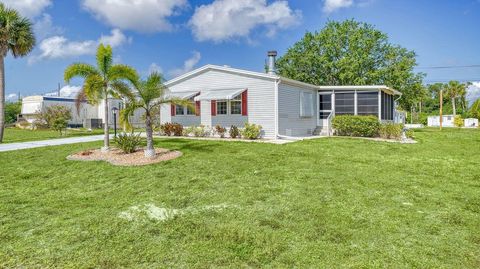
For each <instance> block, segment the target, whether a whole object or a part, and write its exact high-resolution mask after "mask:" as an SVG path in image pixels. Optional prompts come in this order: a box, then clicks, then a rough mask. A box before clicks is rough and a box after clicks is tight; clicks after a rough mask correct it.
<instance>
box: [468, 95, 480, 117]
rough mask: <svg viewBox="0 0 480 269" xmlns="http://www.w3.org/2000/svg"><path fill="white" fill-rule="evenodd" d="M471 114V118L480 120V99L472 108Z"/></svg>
mask: <svg viewBox="0 0 480 269" xmlns="http://www.w3.org/2000/svg"><path fill="white" fill-rule="evenodd" d="M469 114H470V116H471V117H474V118H477V119H480V98H479V99H477V100H476V101H475V102H474V103H473V105H472V106H471V107H470V111H469Z"/></svg>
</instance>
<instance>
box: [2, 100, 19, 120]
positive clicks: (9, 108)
mask: <svg viewBox="0 0 480 269" xmlns="http://www.w3.org/2000/svg"><path fill="white" fill-rule="evenodd" d="M21 110H22V102H7V103H5V123H6V124H10V123H14V122H16V121H17V115H18V114H20V113H21Z"/></svg>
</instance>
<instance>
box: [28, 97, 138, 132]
mask: <svg viewBox="0 0 480 269" xmlns="http://www.w3.org/2000/svg"><path fill="white" fill-rule="evenodd" d="M108 103H109V104H108V105H109V107H110V112H109V115H108V116H109V121H108V124H109V126H110V127H113V124H114V120H113V117H114V114H113V111H112V108H114V107H116V108H119V109H121V108H122V107H123V106H124V102H123V101H122V100H118V99H109V102H108ZM54 105H60V106H64V107H66V108H68V109H70V112H71V115H72V119H71V120H70V121H69V122H68V125H69V126H70V127H81V126H83V127H86V125H87V124H86V123H87V122H88V121H89V120H99V121H100V122H101V123H103V122H105V120H104V119H105V116H104V115H105V112H104V103H103V101H102V102H100V103H99V104H98V105H91V104H89V103H87V102H82V104H81V105H80V109H79V110H78V111H77V107H76V101H75V98H73V97H58V96H42V95H35V96H28V97H25V98H23V99H22V110H21V114H20V118H21V119H24V120H26V121H28V122H29V123H33V122H35V121H36V120H37V115H38V114H39V112H41V111H44V110H45V109H46V108H47V107H50V106H54ZM142 115H143V113H142V111H140V110H138V111H136V112H135V115H134V116H133V117H132V120H131V122H132V124H133V125H134V126H135V127H143V126H144V124H143V121H142V120H141V117H142ZM118 118H119V115H118V114H117V124H118Z"/></svg>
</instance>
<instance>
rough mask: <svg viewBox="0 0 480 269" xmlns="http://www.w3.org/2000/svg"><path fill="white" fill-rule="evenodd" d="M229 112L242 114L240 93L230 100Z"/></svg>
mask: <svg viewBox="0 0 480 269" xmlns="http://www.w3.org/2000/svg"><path fill="white" fill-rule="evenodd" d="M230 114H232V115H240V114H242V95H238V96H237V97H235V98H233V99H232V100H231V101H230Z"/></svg>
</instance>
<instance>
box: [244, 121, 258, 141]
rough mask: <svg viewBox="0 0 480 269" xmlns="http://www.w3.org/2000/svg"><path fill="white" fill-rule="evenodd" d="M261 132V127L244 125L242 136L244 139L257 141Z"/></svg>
mask: <svg viewBox="0 0 480 269" xmlns="http://www.w3.org/2000/svg"><path fill="white" fill-rule="evenodd" d="M261 132H262V126H260V125H256V124H253V123H252V124H250V123H248V122H246V123H245V127H244V128H243V130H242V136H243V137H244V138H246V139H250V140H253V139H258V138H259V137H260V134H261Z"/></svg>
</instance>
